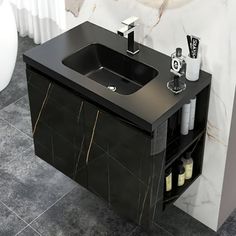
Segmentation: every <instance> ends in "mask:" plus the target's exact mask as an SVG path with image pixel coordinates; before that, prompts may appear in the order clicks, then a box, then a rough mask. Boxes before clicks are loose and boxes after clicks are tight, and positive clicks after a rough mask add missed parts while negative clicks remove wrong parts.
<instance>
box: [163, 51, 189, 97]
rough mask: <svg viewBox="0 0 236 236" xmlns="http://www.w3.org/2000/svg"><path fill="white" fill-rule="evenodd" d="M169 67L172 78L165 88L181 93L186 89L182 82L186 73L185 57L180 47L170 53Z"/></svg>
mask: <svg viewBox="0 0 236 236" xmlns="http://www.w3.org/2000/svg"><path fill="white" fill-rule="evenodd" d="M170 66H171V69H170V72H171V73H172V74H173V75H174V78H173V79H172V80H171V81H169V82H168V83H167V88H168V89H169V90H171V91H172V92H173V93H174V94H178V93H181V92H182V91H183V90H185V89H186V83H185V82H184V79H185V74H186V62H185V57H184V56H183V55H182V48H176V51H175V52H174V53H172V54H171V65H170Z"/></svg>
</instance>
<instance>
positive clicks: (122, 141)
mask: <svg viewBox="0 0 236 236" xmlns="http://www.w3.org/2000/svg"><path fill="white" fill-rule="evenodd" d="M139 46H140V52H139V53H138V54H136V55H129V54H127V52H126V48H127V39H125V38H123V37H120V36H118V35H117V34H115V33H112V32H110V31H108V30H106V29H103V28H101V27H99V26H97V25H94V24H92V23H89V22H85V23H83V24H81V25H79V26H77V27H75V28H74V29H72V30H70V31H68V32H66V33H64V34H62V35H60V36H58V37H56V38H54V39H52V40H50V41H48V42H46V43H44V44H43V45H40V46H38V47H35V48H33V49H31V50H30V51H28V52H26V53H25V54H24V61H25V63H26V65H27V66H26V72H27V80H28V90H29V100H30V110H31V118H32V130H33V138H34V146H35V152H36V155H37V156H39V157H40V158H42V159H43V160H45V161H47V162H48V163H50V164H51V165H53V166H54V167H55V168H57V169H58V170H60V171H61V172H63V173H64V174H65V175H67V176H69V177H70V178H72V179H73V180H75V181H76V182H78V183H79V184H80V185H82V186H84V187H85V188H86V189H88V190H89V191H91V192H93V193H94V194H96V195H98V196H99V197H100V198H102V199H103V200H105V201H106V202H107V203H108V204H109V205H110V206H111V207H112V208H113V209H114V211H116V212H117V213H118V214H120V215H122V216H124V217H127V218H129V219H132V220H133V221H135V222H136V223H137V224H139V225H142V226H143V227H144V228H150V227H151V226H152V223H153V222H155V221H158V219H159V217H161V216H162V212H163V211H165V208H166V207H168V205H169V204H172V203H173V202H174V201H175V200H176V199H177V198H178V197H179V196H180V195H181V194H182V193H183V192H184V191H185V190H186V189H187V188H188V187H189V186H190V185H191V184H192V183H193V182H194V181H195V180H196V179H197V178H198V177H199V175H200V174H201V171H202V163H203V154H204V143H205V142H204V141H205V135H206V123H207V115H208V104H209V92H210V83H211V75H210V74H208V73H206V72H204V71H201V72H200V79H199V80H198V81H196V82H188V81H186V84H187V88H186V90H185V91H183V92H182V93H180V94H178V95H174V94H173V93H172V92H171V91H169V90H168V89H167V87H166V84H167V82H168V81H169V80H170V79H171V78H172V76H173V75H172V74H171V73H170V57H168V56H166V55H164V54H162V53H160V52H157V51H155V50H153V49H151V48H148V47H146V46H143V45H139ZM195 96H196V97H197V105H196V117H195V128H194V130H192V131H190V132H189V134H188V135H185V136H183V135H181V134H180V131H179V130H180V127H179V126H180V123H179V119H178V118H179V116H180V115H181V108H182V106H183V105H184V104H185V103H187V102H188V101H189V100H190V99H191V98H194V97H195ZM193 147H194V152H193V155H192V156H193V159H194V169H193V177H192V178H191V179H190V180H187V181H186V183H185V184H184V186H182V187H174V188H173V190H172V191H171V192H170V193H168V195H167V194H166V193H165V188H164V180H165V170H166V169H167V168H169V167H170V166H173V167H174V166H175V165H176V163H177V161H178V160H179V159H180V158H181V157H182V155H184V153H185V152H186V151H189V150H192V149H193Z"/></svg>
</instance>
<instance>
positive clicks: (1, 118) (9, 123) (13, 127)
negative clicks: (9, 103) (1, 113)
mask: <svg viewBox="0 0 236 236" xmlns="http://www.w3.org/2000/svg"><path fill="white" fill-rule="evenodd" d="M0 119H1V120H3V121H5V122H7V124H9V125H10V126H11V127H12V128H14V129H16V130H17V131H19V132H20V133H21V134H23V135H25V136H26V137H27V138H29V139H30V140H33V138H32V137H30V136H29V135H28V134H26V133H25V132H23V131H21V130H20V129H18V128H16V127H15V126H14V125H13V124H11V123H10V122H9V121H7V120H5V119H4V118H2V117H0Z"/></svg>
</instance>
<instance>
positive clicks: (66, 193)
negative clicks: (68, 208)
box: [28, 186, 78, 227]
mask: <svg viewBox="0 0 236 236" xmlns="http://www.w3.org/2000/svg"><path fill="white" fill-rule="evenodd" d="M77 187H78V186H75V187H74V188H72V189H71V190H70V191H69V192H67V193H65V194H63V195H62V196H61V197H60V198H59V199H57V200H56V201H55V202H54V203H53V204H52V205H50V206H49V207H48V208H47V209H46V210H45V211H43V212H42V213H41V214H39V215H38V216H37V217H36V218H35V219H34V220H32V221H31V222H30V223H29V224H28V225H29V226H30V225H31V224H32V223H33V222H34V221H36V220H37V219H38V218H39V217H40V216H41V215H43V214H44V213H45V212H47V211H48V210H49V209H51V208H52V207H53V206H55V205H56V204H57V203H58V202H59V201H60V200H62V199H63V198H64V197H65V196H66V195H68V194H69V193H71V192H72V191H73V190H74V189H75V188H77ZM31 227H32V226H31Z"/></svg>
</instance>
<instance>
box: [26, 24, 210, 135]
mask: <svg viewBox="0 0 236 236" xmlns="http://www.w3.org/2000/svg"><path fill="white" fill-rule="evenodd" d="M92 43H100V44H103V45H105V46H107V47H109V48H111V49H113V50H115V51H117V52H119V53H121V54H124V55H127V56H129V57H132V58H133V59H134V60H137V61H140V62H142V63H144V64H147V65H149V66H151V67H153V68H155V69H156V70H157V71H158V72H159V74H158V76H157V77H155V78H154V79H153V80H151V81H150V82H149V83H147V84H146V85H145V86H144V87H142V88H141V89H139V90H138V91H137V92H135V93H133V94H130V95H122V94H118V93H115V92H112V91H110V90H109V89H107V88H106V87H104V86H102V85H100V84H99V83H97V82H95V81H93V80H91V79H89V78H87V77H86V76H84V75H82V74H79V73H78V72H76V71H74V70H72V69H70V68H68V67H66V66H65V65H64V64H62V61H63V60H64V59H65V58H66V57H68V56H70V55H71V54H73V53H75V52H77V51H79V50H80V49H81V48H84V47H85V46H87V45H89V44H92ZM126 49H127V39H125V38H123V37H120V36H118V35H116V34H115V33H113V32H110V31H108V30H106V29H104V28H101V27H99V26H97V25H94V24H92V23H90V22H85V23H83V24H81V25H79V26H77V27H75V28H73V29H71V30H70V31H67V32H65V33H63V34H62V35H60V36H58V37H56V38H54V39H52V40H50V41H48V42H46V43H44V44H42V45H40V46H37V47H35V48H33V49H31V50H29V51H27V52H26V53H25V54H24V55H23V59H24V61H25V62H26V64H27V65H29V66H31V67H33V68H35V69H36V70H38V71H41V72H42V73H44V74H47V75H48V76H50V77H51V78H52V79H54V80H56V81H57V82H59V83H61V84H63V85H65V86H67V87H69V88H71V89H73V90H75V91H76V92H78V93H79V94H81V95H82V96H84V97H85V98H88V99H89V100H90V101H94V102H96V103H97V104H98V105H100V106H102V107H103V108H106V109H107V110H110V111H111V112H112V113H114V114H117V115H118V116H120V117H122V118H124V119H126V120H128V121H130V122H132V123H133V124H134V125H136V126H137V127H139V128H140V129H143V130H145V131H147V132H152V131H153V130H154V129H155V128H156V127H157V126H159V125H160V124H161V123H162V122H163V121H164V120H166V119H168V117H170V116H171V115H172V114H173V113H174V112H176V111H177V110H178V109H180V108H181V106H182V105H183V104H185V103H186V102H187V101H188V100H189V99H191V98H193V97H194V96H195V95H196V94H197V93H199V92H200V91H201V90H202V89H203V88H205V87H206V86H207V85H209V84H210V82H211V75H210V74H209V73H206V72H204V71H201V72H200V79H199V80H198V81H196V82H189V81H186V84H187V88H186V90H185V91H184V92H182V93H181V94H178V95H174V94H173V93H172V92H171V91H169V90H168V89H167V87H166V84H167V82H168V81H169V80H170V79H171V78H172V77H173V75H172V74H171V73H170V57H169V56H166V55H164V54H162V53H160V52H158V51H155V50H153V49H151V48H148V47H146V46H143V45H140V52H139V53H138V54H136V55H128V54H127V53H126Z"/></svg>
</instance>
